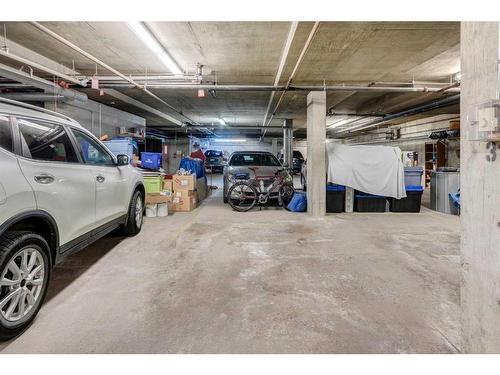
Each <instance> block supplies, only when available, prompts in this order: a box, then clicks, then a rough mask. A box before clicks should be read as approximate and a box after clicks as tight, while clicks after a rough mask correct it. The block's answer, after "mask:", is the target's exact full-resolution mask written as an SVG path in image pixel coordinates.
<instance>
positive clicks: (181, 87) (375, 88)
mask: <svg viewBox="0 0 500 375" xmlns="http://www.w3.org/2000/svg"><path fill="white" fill-rule="evenodd" d="M147 86H148V87H149V88H153V89H156V90H173V91H176V90H200V89H204V90H216V91H283V92H284V91H330V92H342V91H357V92H399V93H407V92H422V93H425V92H450V93H458V92H460V89H459V88H456V87H455V86H453V87H449V88H448V87H407V86H380V87H378V86H352V85H350V86H346V85H327V86H324V85H322V86H317V85H311V86H309V85H297V86H292V85H290V86H288V87H287V86H271V85H196V84H175V85H169V84H148V85H147ZM102 87H103V88H114V87H122V88H130V87H131V86H130V85H123V84H112V83H111V84H106V83H103V84H102ZM275 108H276V107H275ZM268 122H269V121H268Z"/></svg>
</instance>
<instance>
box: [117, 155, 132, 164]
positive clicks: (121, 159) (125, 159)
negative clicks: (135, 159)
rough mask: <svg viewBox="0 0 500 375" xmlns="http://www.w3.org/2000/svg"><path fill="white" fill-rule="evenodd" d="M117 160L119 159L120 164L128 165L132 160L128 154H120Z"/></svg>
mask: <svg viewBox="0 0 500 375" xmlns="http://www.w3.org/2000/svg"><path fill="white" fill-rule="evenodd" d="M116 160H117V161H118V166H122V165H127V164H128V163H129V162H130V159H129V158H128V156H127V155H118V156H117V157H116Z"/></svg>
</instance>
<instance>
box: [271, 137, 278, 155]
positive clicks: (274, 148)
mask: <svg viewBox="0 0 500 375" xmlns="http://www.w3.org/2000/svg"><path fill="white" fill-rule="evenodd" d="M272 152H273V155H274V156H277V155H278V138H273V139H272Z"/></svg>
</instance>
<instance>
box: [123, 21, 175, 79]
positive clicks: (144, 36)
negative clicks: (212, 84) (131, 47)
mask: <svg viewBox="0 0 500 375" xmlns="http://www.w3.org/2000/svg"><path fill="white" fill-rule="evenodd" d="M128 26H129V27H130V29H131V30H132V31H133V32H134V33H135V35H137V37H138V38H139V39H140V40H141V41H142V42H143V43H144V44H145V45H146V46H147V47H148V48H149V49H150V50H151V52H153V53H154V54H155V55H156V57H158V59H160V61H161V62H162V63H163V65H165V66H166V67H167V68H168V70H170V71H171V72H172V73H173V74H176V75H181V74H183V72H182V69H181V68H180V66H179V65H178V64H177V63H176V62H175V61H174V59H173V58H172V57H171V56H170V55H169V54H168V52H167V51H166V50H165V48H163V46H162V45H161V44H160V43H159V42H158V41H157V40H156V38H155V37H154V36H153V34H151V32H150V31H149V30H148V29H147V28H146V26H145V25H144V24H143V23H142V22H138V21H131V22H128Z"/></svg>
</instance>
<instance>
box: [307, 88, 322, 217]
mask: <svg viewBox="0 0 500 375" xmlns="http://www.w3.org/2000/svg"><path fill="white" fill-rule="evenodd" d="M325 141H326V92H324V91H313V92H310V93H309V94H308V95H307V212H308V213H309V214H310V215H312V216H313V217H322V216H325V214H326V145H325Z"/></svg>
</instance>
